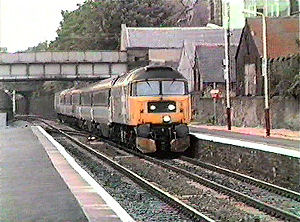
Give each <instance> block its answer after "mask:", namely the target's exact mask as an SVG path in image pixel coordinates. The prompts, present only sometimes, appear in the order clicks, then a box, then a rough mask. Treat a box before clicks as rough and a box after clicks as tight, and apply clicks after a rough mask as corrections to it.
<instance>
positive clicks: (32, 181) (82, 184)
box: [0, 123, 133, 222]
mask: <svg viewBox="0 0 300 222" xmlns="http://www.w3.org/2000/svg"><path fill="white" fill-rule="evenodd" d="M21 125H22V126H18V127H7V128H5V129H0V221H1V222H6V221H7V222H14V221H72V222H74V221H80V222H84V221H133V219H132V218H131V217H130V216H129V215H128V214H127V213H126V212H125V210H124V209H123V208H122V207H121V206H120V205H119V204H118V203H117V202H116V201H115V200H114V199H113V198H112V197H111V196H110V195H109V194H108V193H106V191H105V190H104V189H103V188H102V187H100V186H99V185H98V184H97V183H96V182H95V181H94V180H93V179H92V178H91V177H90V176H89V175H88V174H87V173H86V172H85V171H84V170H83V169H82V168H81V167H80V166H79V165H77V163H76V162H75V160H74V159H73V158H72V157H71V156H68V153H67V152H66V151H65V150H64V148H63V147H62V146H60V144H59V143H57V142H56V141H53V140H52V139H53V138H52V137H51V136H50V135H49V134H47V133H46V132H45V131H44V130H43V129H42V128H41V127H38V126H30V125H29V124H27V123H24V124H21ZM51 138H52V139H51Z"/></svg>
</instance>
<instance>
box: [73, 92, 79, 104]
mask: <svg viewBox="0 0 300 222" xmlns="http://www.w3.org/2000/svg"><path fill="white" fill-rule="evenodd" d="M72 104H75V105H78V104H79V94H74V95H72Z"/></svg>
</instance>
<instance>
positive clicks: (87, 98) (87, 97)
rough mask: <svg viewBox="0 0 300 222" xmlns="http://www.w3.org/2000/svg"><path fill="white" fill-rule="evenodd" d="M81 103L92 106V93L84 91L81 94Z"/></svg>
mask: <svg viewBox="0 0 300 222" xmlns="http://www.w3.org/2000/svg"><path fill="white" fill-rule="evenodd" d="M81 103H82V105H85V106H90V105H91V104H92V99H91V95H90V94H89V93H84V94H82V95H81Z"/></svg>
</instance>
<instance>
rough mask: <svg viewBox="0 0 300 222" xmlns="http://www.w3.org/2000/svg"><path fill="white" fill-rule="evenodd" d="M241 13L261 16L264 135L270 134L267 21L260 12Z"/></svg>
mask: <svg viewBox="0 0 300 222" xmlns="http://www.w3.org/2000/svg"><path fill="white" fill-rule="evenodd" d="M243 13H248V14H253V15H260V16H262V29H263V58H262V66H261V72H262V76H263V77H264V97H265V123H266V136H270V131H271V124H270V107H269V94H268V71H267V69H268V58H267V23H266V16H265V15H264V14H263V13H260V12H254V11H249V10H244V11H243Z"/></svg>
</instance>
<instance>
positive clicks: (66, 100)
mask: <svg viewBox="0 0 300 222" xmlns="http://www.w3.org/2000/svg"><path fill="white" fill-rule="evenodd" d="M70 100H71V96H70V95H66V96H65V104H66V105H70V104H71V101H70Z"/></svg>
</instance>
